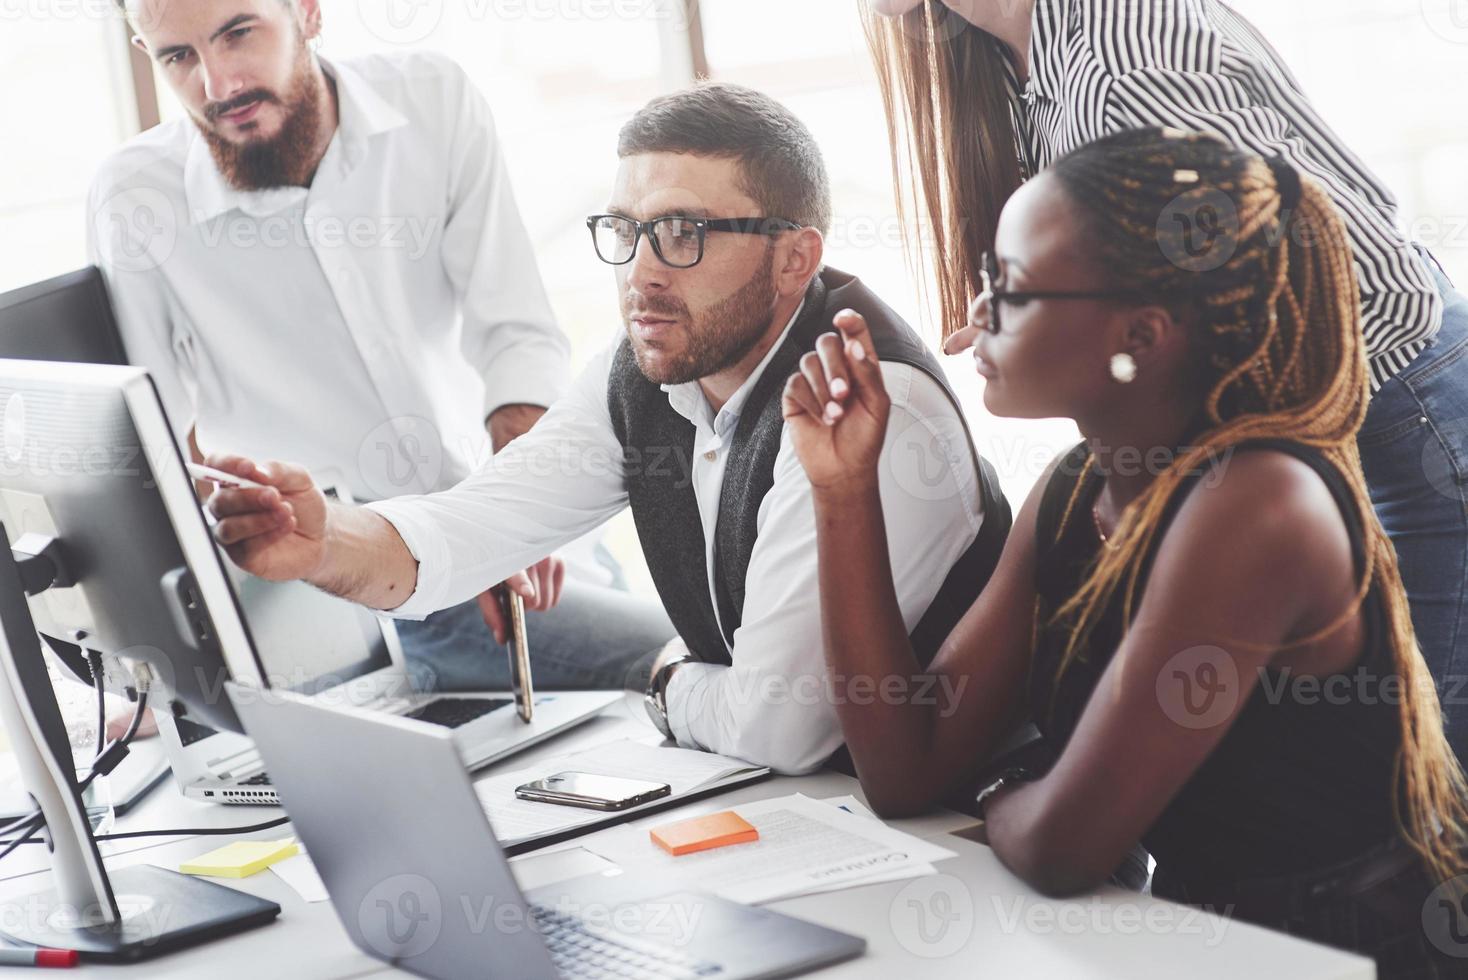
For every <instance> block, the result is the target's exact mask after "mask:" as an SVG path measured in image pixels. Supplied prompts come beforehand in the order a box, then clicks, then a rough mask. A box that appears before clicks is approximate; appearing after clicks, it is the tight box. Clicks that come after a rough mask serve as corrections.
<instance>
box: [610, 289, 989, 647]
mask: <svg viewBox="0 0 1468 980" xmlns="http://www.w3.org/2000/svg"><path fill="white" fill-rule="evenodd" d="M844 309H853V310H855V311H857V312H858V313H860V314H862V316H864V317H865V318H866V321H867V326H868V327H869V328H870V329H871V333H872V340H873V341H874V342H875V345H876V348H877V355H878V356H879V357H880V358H881V359H882V360H883V361H889V362H895V363H899V364H907V365H909V366H911V367H913V368H916V369H917V370H919V371H922V372H923V373H924V374H926V375H928V376H929V377H930V378H932V379H933V380H934V381H935V382H937V383H938V385H939V386H940V387H941V388H942V389H943V391H944V393H945V394H947V396H948V398H949V400H951V401H952V402H953V406H954V409H955V410H956V411H957V412H958V417H959V418H960V419H962V418H963V412H962V410H961V409H960V408H959V403H958V399H957V397H956V396H955V395H954V393H953V390H952V389H951V388H950V387H949V386H948V382H947V380H946V379H945V378H944V376H943V370H942V368H941V367H940V366H939V364H938V361H937V359H936V358H935V357H934V356H933V355H932V353H931V352H930V351H929V350H928V348H927V346H926V345H925V344H924V343H923V342H922V339H921V338H919V337H918V335H917V334H916V333H915V332H914V331H913V330H912V328H911V327H909V326H908V325H907V324H906V323H905V322H903V320H902V319H901V318H900V317H899V316H898V315H897V314H896V313H895V312H894V311H893V310H892V309H891V308H890V307H889V306H887V305H886V304H885V303H883V302H882V301H881V300H880V299H878V298H877V296H876V295H875V294H874V293H872V291H871V290H869V289H867V287H866V286H864V285H863V284H862V283H861V281H860V280H858V279H857V278H856V277H855V276H851V275H848V274H847V273H844V272H839V271H837V270H835V269H832V268H830V267H827V268H826V269H825V270H824V271H823V272H822V273H821V274H820V275H819V276H818V277H817V278H816V279H815V280H813V281H812V282H811V285H810V288H809V290H808V291H807V292H806V297H805V307H804V309H802V310H801V313H800V317H799V318H798V319H797V320H796V322H795V324H794V326H793V327H792V328H791V330H790V332H789V333H788V334H787V335H786V337H785V340H784V342H783V343H782V344H781V345H780V347H779V349H778V350H777V351H776V352H775V354H774V355H773V356H772V357H771V358H770V361H769V363H768V364H767V365H766V367H765V370H764V373H763V374H761V375H760V377H759V380H758V381H756V382H755V385H754V388H753V389H752V390H751V391H750V394H749V398H748V400H747V401H746V402H745V403H744V407H743V410H742V412H741V414H740V416H739V423H738V425H737V427H736V428H735V430H734V437H733V440H732V442H731V443H730V446H729V448H728V450H727V452H728V459H727V462H726V464H725V470H724V482H723V489H722V491H721V493H720V497H719V512H718V521H717V524H716V527H715V532H714V533H715V545H714V561H713V566H714V588H713V589H712V590H710V588H709V581H708V572H707V565H706V561H705V544H704V532H703V520H702V518H701V517H700V515H699V511H698V501H697V499H696V498H695V497H694V493H693V479H692V474H693V437H694V429H693V423H692V422H690V421H688V420H687V419H685V418H684V417H683V416H681V415H679V414H678V413H677V412H676V411H675V410H674V409H673V407H672V406H671V405H669V403H668V396H667V393H666V392H664V391H663V390H662V387H661V386H660V385H658V384H655V383H653V382H652V381H649V380H648V379H647V378H646V377H645V376H644V375H643V374H642V372H641V371H640V370H639V369H638V367H637V360H636V357H635V356H634V354H633V353H632V348H631V346H630V344H629V343H628V342H627V341H626V340H623V341H622V344H621V346H620V348H619V349H618V350H617V353H616V357H615V359H614V361H613V365H612V372H611V376H610V379H609V383H608V387H607V405H608V408H609V409H610V410H611V416H612V428H613V429H614V430H615V431H616V434H617V439H618V441H619V442H620V443H621V444H622V448H623V458H624V460H625V462H626V470H627V474H628V475H627V495H628V500H629V503H630V505H631V507H632V518H633V521H634V523H635V524H636V526H637V535H638V537H639V538H640V539H641V542H642V551H643V554H644V555H646V557H647V564H648V568H649V570H650V571H651V573H652V579H653V583H654V584H655V585H656V586H657V590H658V595H659V596H660V597H661V599H662V601H663V606H664V607H665V608H666V609H667V612H668V617H669V618H670V619H672V621H673V625H674V626H675V627H677V629H678V634H679V636H681V637H682V638H683V640H684V642H685V643H687V645H688V649H689V650H690V651H691V652H692V653H693V655H694V656H695V657H697V658H698V659H700V660H702V661H704V662H706V663H715V664H728V663H730V656H729V650H730V648H731V647H732V646H733V642H734V631H735V630H736V629H738V628H739V624H740V622H741V618H742V615H743V611H744V593H745V572H746V571H747V569H748V568H749V557H750V554H751V552H753V550H754V542H755V537H756V534H757V528H756V524H757V520H758V516H759V508H760V502H761V501H762V500H763V499H764V496H765V494H766V493H768V492H769V490H770V487H771V486H772V485H773V484H774V479H775V477H774V467H775V457H776V455H777V454H778V452H779V449H780V437H781V435H782V433H783V431H784V427H785V421H784V419H783V417H782V414H781V406H780V399H781V394H782V392H783V391H784V388H785V382H786V380H787V379H788V378H789V377H790V375H791V374H792V373H793V372H794V371H796V370H797V369H798V365H799V361H800V358H801V356H802V355H803V354H805V353H806V352H807V351H810V350H814V349H815V343H816V338H817V337H819V336H820V335H821V334H823V333H828V332H830V331H831V330H833V329H834V328H833V326H832V324H831V319H832V317H833V316H834V315H835V314H836V313H838V312H839V311H841V310H844ZM966 426H967V423H965V427H966ZM965 432H966V433H967V428H965ZM968 444H969V451H970V452H972V453H973V455H974V462H975V465H976V467H977V469H978V474H979V495H980V501H981V503H982V505H983V512H984V520H983V523H982V525H981V527H980V531H979V534H978V536H977V537H976V538H975V539H974V542H973V544H972V545H970V546H969V548H968V550H966V551H965V552H964V554H963V555H962V556H960V558H959V559H958V561H957V562H956V563H955V564H954V566H953V568H952V569H951V570H950V571H949V574H948V577H947V578H946V579H945V581H944V582H943V585H942V587H941V588H940V589H939V591H938V593H937V595H936V596H935V597H934V599H933V601H932V602H931V603H930V604H929V606H928V609H927V611H926V612H925V613H924V614H923V616H922V618H921V620H920V622H919V623H918V625H917V628H916V629H915V630H914V631H913V634H912V641H913V649H914V650H915V651H916V653H917V655H918V657H919V659H920V660H921V661H922V663H923V664H924V666H926V665H927V663H928V662H929V661H930V660H931V659H932V657H933V655H934V654H935V653H937V651H938V647H939V645H940V644H941V643H942V642H943V639H944V638H945V637H946V636H947V635H948V633H949V631H950V630H951V629H952V628H953V626H954V624H956V623H957V622H958V620H959V618H960V617H961V616H962V615H963V614H964V612H966V611H967V610H968V607H969V606H970V605H972V604H973V601H974V599H975V598H976V597H977V596H978V594H979V591H980V590H981V589H982V588H983V587H984V583H986V582H987V581H988V580H989V576H990V575H991V574H993V571H994V566H995V564H996V563H997V562H998V560H999V553H1000V552H1001V551H1002V550H1003V548H1004V539H1005V537H1006V536H1007V535H1008V533H1009V527H1010V524H1011V516H1010V510H1009V503H1008V501H1006V500H1005V498H1004V495H1003V493H1002V492H1001V491H1000V489H999V481H998V479H997V478H996V476H995V473H994V470H993V467H991V466H990V465H989V463H988V461H987V460H985V459H983V458H982V457H981V456H979V454H978V452H977V451H976V450H975V449H974V447H973V439H972V437H971V436H970V437H969V438H968ZM712 595H717V596H718V613H717V615H715V611H714V600H713V598H712ZM721 626H722V628H721Z"/></svg>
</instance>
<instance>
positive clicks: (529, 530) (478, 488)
mask: <svg viewBox="0 0 1468 980" xmlns="http://www.w3.org/2000/svg"><path fill="white" fill-rule="evenodd" d="M793 323H794V320H793V318H792V320H791V324H787V326H786V328H785V334H788V333H789V330H790V326H791V325H792V324H793ZM783 337H784V335H783V334H782V340H783ZM778 348H779V344H778V343H777V344H776V345H775V347H773V348H771V352H770V353H769V354H767V355H766V357H765V359H764V361H762V362H761V363H760V365H759V366H758V367H757V368H756V369H755V371H754V372H753V373H752V374H751V375H750V377H749V379H748V380H747V381H745V383H744V384H743V385H742V386H741V387H740V388H739V390H738V391H737V392H736V393H735V394H734V396H733V397H732V398H730V399H729V401H728V402H727V403H726V404H725V405H724V406H723V408H721V409H720V410H719V411H718V412H717V413H715V412H713V411H712V407H711V406H710V405H709V403H708V400H707V399H706V398H705V397H704V394H703V390H702V388H700V387H699V385H698V383H697V382H689V383H687V384H682V385H672V386H667V385H665V386H664V390H665V391H666V392H667V395H668V403H669V404H670V405H671V406H672V407H673V409H674V410H675V411H677V412H678V414H680V415H682V416H683V417H684V418H686V419H688V421H689V422H691V423H692V424H693V427H694V443H693V448H694V455H693V459H692V463H693V470H692V486H693V492H694V495H695V497H696V498H697V501H698V509H699V513H700V516H701V517H702V519H703V536H704V541H703V544H704V551H705V560H706V562H707V563H708V567H709V569H710V574H709V582H710V583H711V584H712V582H713V581H714V577H713V574H712V562H713V549H714V528H715V525H716V518H717V515H718V510H719V496H720V493H721V490H722V487H723V480H724V467H725V465H726V462H727V459H726V450H727V448H728V446H729V444H730V442H731V441H732V438H733V435H734V430H735V428H736V427H737V423H738V420H739V414H740V410H741V409H742V407H743V405H744V403H745V401H746V399H747V398H748V397H749V392H750V390H751V388H752V387H753V386H754V384H755V383H756V382H757V381H758V379H759V377H760V375H761V374H762V373H763V372H764V370H765V367H766V365H767V364H768V363H769V361H770V358H771V357H773V356H774V352H775V351H776V350H778ZM615 354H616V347H615V345H613V346H612V347H609V348H608V349H607V350H606V351H605V352H604V353H603V354H602V355H601V356H600V357H598V358H597V359H596V360H595V361H593V362H592V363H591V364H590V365H589V366H588V367H587V368H586V370H585V372H584V373H583V374H582V375H581V376H580V378H579V379H578V380H577V381H576V382H575V384H573V385H572V388H571V392H570V394H568V395H567V396H566V398H564V399H563V400H561V401H559V402H557V403H556V404H555V405H553V406H552V407H551V410H550V411H549V412H547V413H546V415H545V417H544V418H542V419H541V420H540V422H539V423H537V424H536V426H535V428H534V429H532V430H531V431H530V432H528V433H526V434H525V435H523V436H521V437H520V438H519V439H516V440H515V441H514V442H512V443H511V444H510V445H509V446H507V447H506V448H505V449H504V450H503V451H502V452H500V453H499V454H498V455H496V456H495V457H494V458H493V459H490V460H488V461H487V462H486V463H485V464H484V465H483V466H482V467H481V468H480V469H479V470H478V471H476V472H475V473H474V474H473V475H472V476H470V477H469V478H468V479H467V480H465V481H464V482H463V483H461V484H459V485H458V486H457V487H454V488H453V489H452V490H448V491H445V492H443V493H437V494H432V495H429V496H421V497H416V498H410V497H404V498H399V499H396V500H390V501H383V502H381V503H377V504H373V505H371V506H372V508H373V509H374V510H376V511H377V512H378V513H380V514H381V515H383V516H384V517H386V518H387V519H388V520H389V521H391V522H392V524H393V526H394V527H395V528H396V529H397V531H398V533H399V534H400V535H401V536H402V539H403V541H404V542H405V543H406V544H407V546H408V549H409V551H411V552H412V554H413V556H414V557H415V558H417V559H418V562H419V564H418V580H417V585H416V588H415V590H414V592H413V594H412V595H411V596H409V597H408V599H407V600H406V601H405V602H404V603H403V604H402V605H400V606H399V607H398V608H397V609H395V610H393V614H394V615H397V616H403V617H410V618H416V617H421V616H423V615H426V614H428V613H431V612H433V611H434V610H436V609H441V608H444V607H446V606H449V605H452V604H454V603H457V602H460V601H462V600H463V599H465V598H467V597H469V596H472V595H474V594H476V593H478V592H480V591H482V590H483V589H484V588H485V587H486V586H487V585H489V584H491V583H494V582H498V581H500V580H501V579H503V578H504V577H505V576H506V575H507V574H508V573H509V572H511V571H513V570H515V569H517V568H521V567H523V566H525V565H527V564H529V563H531V562H533V561H535V560H536V559H538V558H540V557H541V556H543V555H545V554H548V553H549V552H551V551H553V550H554V549H555V548H557V547H558V546H559V545H560V544H561V543H562V542H564V541H568V540H570V539H572V538H574V537H576V536H577V535H579V534H582V533H583V532H585V531H587V530H588V529H590V528H593V527H596V526H597V525H599V524H601V523H602V522H603V521H606V520H607V519H608V518H610V517H612V516H613V515H614V514H616V513H617V512H619V511H620V510H622V508H624V507H626V506H627V489H626V478H627V472H626V470H625V469H624V467H625V466H627V465H628V461H627V460H626V458H624V454H623V452H622V447H621V444H620V443H619V442H618V441H617V436H616V433H615V432H614V430H613V428H612V419H611V412H610V409H609V408H608V405H607V389H608V379H609V376H610V372H611V368H612V363H613V358H614V356H615ZM882 376H883V378H884V380H885V381H886V385H887V390H888V392H889V393H890V395H891V398H892V413H891V417H890V421H889V422H888V427H887V438H886V444H885V445H884V447H883V450H882V458H881V461H880V483H881V495H882V504H883V512H884V514H885V517H886V527H887V545H888V548H889V550H890V553H891V558H892V572H893V579H894V581H895V582H896V585H897V598H898V603H899V605H900V606H901V608H902V615H903V620H904V622H905V623H906V624H907V627H908V629H912V628H914V627H915V626H916V625H917V622H918V620H919V619H920V618H921V617H922V614H923V613H924V612H925V611H926V610H927V608H928V605H929V603H931V602H932V599H933V597H934V596H935V595H936V594H937V592H938V589H939V587H940V586H941V585H942V583H943V580H944V579H945V578H946V577H947V575H948V572H949V570H950V569H951V568H952V566H953V564H954V563H955V562H956V561H957V560H958V558H959V556H960V555H962V554H963V552H964V551H965V550H966V549H967V548H968V546H969V545H970V544H971V543H972V542H973V540H974V537H975V535H976V534H977V533H978V529H979V524H980V521H981V519H982V515H981V514H980V510H979V508H980V503H979V491H978V474H977V472H976V470H975V467H974V462H973V456H972V454H971V452H970V450H969V447H968V443H967V442H966V441H965V438H964V428H963V424H962V420H961V419H960V417H959V415H958V410H957V409H956V408H955V406H954V404H953V403H952V401H950V400H949V398H948V397H947V395H946V394H945V393H944V392H943V390H942V389H941V388H940V387H939V386H938V385H937V383H936V382H935V381H933V379H931V378H929V377H928V376H927V375H926V374H924V373H923V372H921V371H918V370H916V369H914V368H911V367H909V366H907V365H903V364H883V365H882ZM745 586H746V592H745V598H744V608H743V615H742V622H741V625H740V627H739V628H738V629H737V630H735V632H734V642H733V646H732V648H731V650H730V656H731V659H732V661H733V664H732V666H724V665H716V664H702V663H689V664H685V665H683V666H682V667H679V668H678V670H677V671H676V672H675V673H674V674H673V681H672V683H671V685H670V686H669V689H668V713H669V720H670V722H671V724H672V728H673V733H674V735H675V736H676V737H677V740H678V743H679V744H680V745H683V746H686V747H691V748H702V749H707V750H709V751H713V752H720V753H724V754H727V755H733V756H736V757H739V758H742V759H747V760H749V761H750V762H754V763H758V764H761V765H769V766H772V767H774V768H775V769H777V770H779V771H782V772H803V771H808V770H810V769H813V768H815V767H816V766H819V765H820V764H821V763H822V762H824V761H825V759H826V758H827V757H828V756H829V755H830V754H831V753H832V752H834V751H835V750H836V748H837V747H838V746H840V745H841V742H842V737H841V728H840V724H839V721H838V719H837V717H836V709H835V704H834V703H833V701H832V699H831V698H830V697H829V696H828V694H827V687H826V670H825V660H824V654H823V651H822V637H821V613H820V588H819V583H818V581H817V555H816V526H815V509H814V505H813V502H812V500H811V487H810V482H809V480H807V478H806V475H805V470H804V468H803V467H802V466H801V464H800V460H799V458H798V457H797V456H796V455H795V450H794V448H793V446H792V444H791V442H790V438H789V430H788V429H787V430H786V433H785V436H784V438H783V440H782V442H781V446H780V450H779V452H778V454H777V456H776V459H775V473H774V485H773V486H772V487H771V488H770V491H769V493H767V494H766V495H765V498H764V499H763V500H762V501H761V502H760V507H759V514H758V518H757V537H756V539H755V544H754V550H753V553H752V554H751V555H750V560H749V567H748V571H747V576H746V582H745ZM711 598H712V595H711ZM714 608H715V610H717V609H718V602H717V601H716V600H714Z"/></svg>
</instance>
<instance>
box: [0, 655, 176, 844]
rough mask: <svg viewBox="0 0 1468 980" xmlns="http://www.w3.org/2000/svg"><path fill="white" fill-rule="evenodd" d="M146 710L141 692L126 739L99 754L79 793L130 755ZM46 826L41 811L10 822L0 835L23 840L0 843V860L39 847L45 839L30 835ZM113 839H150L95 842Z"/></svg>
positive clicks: (101, 733) (145, 696)
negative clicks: (24, 846) (14, 833)
mask: <svg viewBox="0 0 1468 980" xmlns="http://www.w3.org/2000/svg"><path fill="white" fill-rule="evenodd" d="M96 676H98V677H99V678H100V676H101V674H100V672H99V673H98V674H97V675H96ZM98 691H99V693H100V691H101V681H100V680H99V681H98ZM147 707H148V692H147V691H139V692H138V706H137V708H136V709H134V711H133V719H132V721H131V722H129V723H128V726H127V731H126V732H124V733H123V735H122V737H121V738H119V739H118V740H117V741H115V742H113V743H112V744H111V745H108V746H107V747H106V748H105V749H102V750H101V751H99V752H98V753H97V758H96V759H94V760H93V762H92V769H91V771H90V772H88V773H87V776H86V778H85V779H83V780H82V781H81V782H80V783H79V784H77V792H78V793H83V792H86V789H87V787H89V786H91V785H92V783H93V782H94V781H95V780H96V778H97V777H98V776H101V775H105V774H106V773H109V772H111V771H112V770H113V768H115V767H116V765H117V763H118V762H120V761H122V757H123V756H125V755H127V745H128V743H129V742H131V741H132V740H133V736H135V735H137V733H138V729H139V728H140V727H141V726H142V724H143V712H144V711H145V710H146V709H147ZM103 723H104V726H105V719H103ZM97 734H98V737H101V736H104V735H105V734H106V728H105V727H103V728H100V729H98V731H97ZM104 756H108V757H110V758H108V759H107V760H106V761H105V763H104ZM45 822H46V815H45V814H44V813H42V812H41V810H39V809H36V810H32V811H31V812H30V814H28V815H27V816H24V817H21V818H20V819H18V820H15V821H13V822H11V823H9V824H6V825H5V827H3V828H0V834H8V833H10V832H11V831H13V830H18V831H19V833H20V836H19V837H17V838H15V839H14V840H11V841H0V843H4V844H5V845H6V847H5V850H3V851H0V860H4V859H5V858H6V857H7V856H8V855H9V854H10V852H11V851H13V850H15V849H16V848H17V847H19V846H20V845H21V844H38V843H40V842H41V841H43V840H44V839H45V838H43V837H31V836H29V835H30V834H31V833H32V832H34V831H35V830H36V828H37V827H40V826H41V825H43V824H44V823H45ZM114 836H117V837H132V836H148V835H147V834H137V835H134V834H119V835H104V836H101V837H95V836H94V838H93V839H95V840H112V839H114Z"/></svg>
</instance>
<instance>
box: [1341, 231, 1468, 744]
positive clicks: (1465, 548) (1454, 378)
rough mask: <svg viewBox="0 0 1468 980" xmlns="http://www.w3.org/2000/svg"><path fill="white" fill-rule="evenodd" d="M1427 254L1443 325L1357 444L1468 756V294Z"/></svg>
mask: <svg viewBox="0 0 1468 980" xmlns="http://www.w3.org/2000/svg"><path fill="white" fill-rule="evenodd" d="M1424 258H1425V260H1426V261H1427V263H1428V266H1429V268H1431V269H1432V272H1433V275H1434V276H1435V277H1436V279H1437V283H1438V289H1439V291H1440V292H1441V293H1442V296H1443V304H1444V310H1443V325H1442V330H1441V331H1440V332H1439V333H1438V335H1437V336H1436V337H1434V338H1433V340H1432V343H1431V346H1429V347H1428V348H1427V349H1426V350H1424V351H1423V352H1422V353H1421V354H1419V355H1417V357H1416V358H1415V359H1414V360H1413V361H1412V363H1411V364H1408V365H1407V367H1406V368H1405V369H1404V370H1403V371H1402V372H1401V373H1400V374H1398V375H1397V376H1396V377H1395V378H1393V379H1392V380H1391V381H1388V382H1387V383H1386V384H1385V385H1383V386H1382V388H1381V390H1380V391H1378V392H1377V393H1376V394H1375V395H1374V396H1373V397H1372V399H1371V405H1370V407H1369V408H1368V409H1367V412H1366V421H1365V424H1363V425H1362V426H1361V432H1360V434H1359V436H1358V438H1357V445H1358V446H1359V447H1360V449H1361V466H1362V469H1363V470H1364V471H1365V474H1366V483H1367V487H1368V489H1369V490H1370V493H1371V502H1372V504H1373V506H1374V507H1375V509H1376V515H1377V517H1378V518H1380V520H1381V524H1382V527H1384V528H1385V529H1386V533H1387V535H1388V536H1390V538H1391V540H1392V544H1393V545H1394V546H1395V548H1396V552H1397V562H1398V564H1399V565H1400V567H1401V571H1402V583H1403V585H1405V586H1406V589H1407V598H1408V600H1409V601H1410V603H1411V606H1412V625H1413V627H1414V628H1415V629H1416V632H1417V642H1418V644H1419V645H1420V646H1421V647H1422V654H1423V656H1424V657H1425V658H1426V660H1427V666H1428V668H1429V669H1430V670H1431V671H1432V676H1433V679H1434V680H1435V681H1436V682H1437V686H1438V693H1439V695H1440V697H1441V699H1442V703H1443V724H1444V727H1445V728H1446V730H1447V736H1448V741H1449V743H1451V744H1452V746H1453V750H1454V751H1455V752H1457V754H1458V758H1459V759H1460V760H1463V761H1464V762H1468V297H1465V296H1464V295H1463V294H1462V293H1460V292H1458V291H1457V290H1455V289H1454V288H1453V285H1452V283H1451V282H1450V281H1449V280H1448V278H1447V277H1446V276H1444V275H1443V274H1442V273H1441V272H1440V271H1439V270H1437V269H1436V268H1435V267H1434V266H1433V262H1432V260H1431V259H1430V258H1427V257H1426V256H1425V255H1424Z"/></svg>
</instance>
